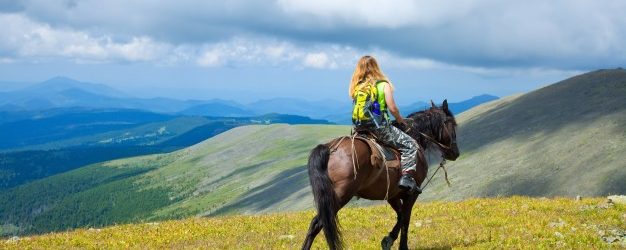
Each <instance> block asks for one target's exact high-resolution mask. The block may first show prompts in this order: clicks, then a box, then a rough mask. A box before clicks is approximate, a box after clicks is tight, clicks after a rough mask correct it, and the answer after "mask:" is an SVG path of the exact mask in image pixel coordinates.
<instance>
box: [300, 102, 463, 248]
mask: <svg viewBox="0 0 626 250" xmlns="http://www.w3.org/2000/svg"><path fill="white" fill-rule="evenodd" d="M431 105H432V106H431V107H430V108H429V109H427V110H424V111H418V112H415V113H412V114H410V115H408V116H407V118H406V119H405V121H406V123H405V124H406V125H404V126H403V125H401V124H398V123H396V122H394V123H392V125H393V126H396V127H398V128H400V129H401V130H403V131H404V132H405V133H407V134H408V135H410V136H411V137H412V138H413V139H415V141H416V142H417V143H418V144H419V146H420V150H418V155H417V171H415V173H414V176H413V177H414V179H415V181H416V182H417V184H418V185H419V186H421V185H422V182H423V181H424V179H425V178H426V174H427V172H428V163H427V162H426V158H425V156H424V150H425V149H426V148H427V147H428V148H434V149H438V150H439V151H440V152H441V154H442V157H443V158H444V159H446V160H452V161H454V160H456V158H457V157H458V156H459V149H458V146H457V143H456V126H457V124H456V120H455V118H454V115H453V114H452V112H451V111H450V110H449V109H448V101H447V100H444V101H443V104H442V105H441V106H439V107H438V106H436V105H435V104H434V103H432V102H431ZM346 138H348V139H347V140H345V139H346ZM372 154H374V151H373V150H372V149H371V147H370V146H369V145H368V143H367V142H365V141H363V140H355V139H354V138H351V139H350V137H343V139H341V137H340V138H336V139H334V140H331V141H330V142H328V143H326V144H320V145H317V146H316V147H315V148H314V149H313V150H311V153H310V155H309V159H308V173H309V181H310V184H311V188H312V191H313V198H314V201H315V205H316V209H317V214H316V215H315V216H314V217H313V219H312V220H311V223H310V226H309V230H308V232H307V235H306V239H305V241H304V243H303V245H302V249H310V248H311V245H312V244H313V241H314V239H315V237H316V236H317V234H318V233H319V232H320V231H321V230H322V229H323V230H324V235H325V237H326V242H327V244H328V246H329V248H330V249H341V248H343V241H342V238H341V233H340V232H339V229H338V223H339V222H338V219H337V213H338V212H339V210H340V209H341V208H342V207H343V206H345V205H346V204H347V203H348V202H349V201H350V200H351V199H352V197H354V196H358V197H361V198H365V199H369V200H384V199H386V200H387V202H388V203H389V205H391V207H392V208H393V210H394V211H395V212H396V216H397V221H396V224H395V225H394V226H393V228H392V230H391V231H390V232H389V234H388V235H387V236H385V237H384V238H383V240H382V241H381V246H382V248H383V249H390V248H391V246H392V245H393V242H394V241H395V240H396V239H397V238H398V234H399V233H400V230H401V233H402V234H401V237H400V245H399V248H400V249H408V245H407V237H408V236H407V233H408V229H409V223H410V219H411V209H412V208H413V205H414V204H415V201H416V200H417V197H418V196H419V194H417V193H416V192H410V191H406V190H403V189H400V188H399V187H398V185H397V183H398V181H399V178H400V177H401V175H400V170H399V169H396V170H393V169H392V171H390V170H389V168H387V170H386V171H385V167H377V166H374V164H373V163H372V161H371V160H370V159H371V158H370V157H372Z"/></svg>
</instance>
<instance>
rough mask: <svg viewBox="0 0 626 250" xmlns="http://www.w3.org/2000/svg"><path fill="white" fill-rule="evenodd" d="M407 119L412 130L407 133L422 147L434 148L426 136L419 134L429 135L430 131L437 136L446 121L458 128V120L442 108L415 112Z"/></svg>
mask: <svg viewBox="0 0 626 250" xmlns="http://www.w3.org/2000/svg"><path fill="white" fill-rule="evenodd" d="M407 118H409V119H408V125H409V126H410V129H409V131H408V132H407V131H405V132H407V134H409V135H410V136H411V137H413V138H418V140H417V143H419V144H420V145H421V146H432V144H431V143H430V142H429V141H428V140H426V138H424V136H422V135H420V134H419V132H422V133H425V134H428V132H429V131H430V132H432V133H433V134H437V133H438V131H439V130H440V129H443V128H442V125H443V124H444V122H445V121H446V120H447V121H449V122H452V123H453V124H454V125H455V126H456V119H455V118H454V115H453V114H452V112H450V110H448V109H443V108H441V107H431V108H429V109H426V110H422V111H417V112H413V113H411V114H409V115H408V116H407ZM394 125H395V124H394ZM396 126H397V125H396Z"/></svg>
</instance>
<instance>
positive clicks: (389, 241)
mask: <svg viewBox="0 0 626 250" xmlns="http://www.w3.org/2000/svg"><path fill="white" fill-rule="evenodd" d="M387 202H389V205H391V208H393V210H394V211H396V217H397V220H396V225H394V226H393V229H391V232H389V235H387V236H385V238H383V240H382V241H381V242H380V245H381V247H382V248H383V249H385V250H388V249H391V246H393V242H394V241H396V239H397V238H398V233H399V232H400V227H401V225H402V223H401V222H402V213H400V211H401V207H402V201H401V200H400V199H393V200H388V201H387Z"/></svg>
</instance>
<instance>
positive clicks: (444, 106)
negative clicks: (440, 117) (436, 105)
mask: <svg viewBox="0 0 626 250" xmlns="http://www.w3.org/2000/svg"><path fill="white" fill-rule="evenodd" d="M441 107H442V108H443V110H448V99H445V100H443V105H441Z"/></svg>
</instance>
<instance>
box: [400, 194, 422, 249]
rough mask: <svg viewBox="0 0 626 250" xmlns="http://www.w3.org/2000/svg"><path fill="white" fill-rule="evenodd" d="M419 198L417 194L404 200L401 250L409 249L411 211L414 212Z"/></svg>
mask: <svg viewBox="0 0 626 250" xmlns="http://www.w3.org/2000/svg"><path fill="white" fill-rule="evenodd" d="M417 196H418V195H417V194H410V195H407V196H406V197H405V198H404V199H403V200H402V211H401V213H402V220H401V224H402V235H400V249H409V245H408V234H409V224H411V211H412V210H413V205H414V204H415V201H416V200H417Z"/></svg>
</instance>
